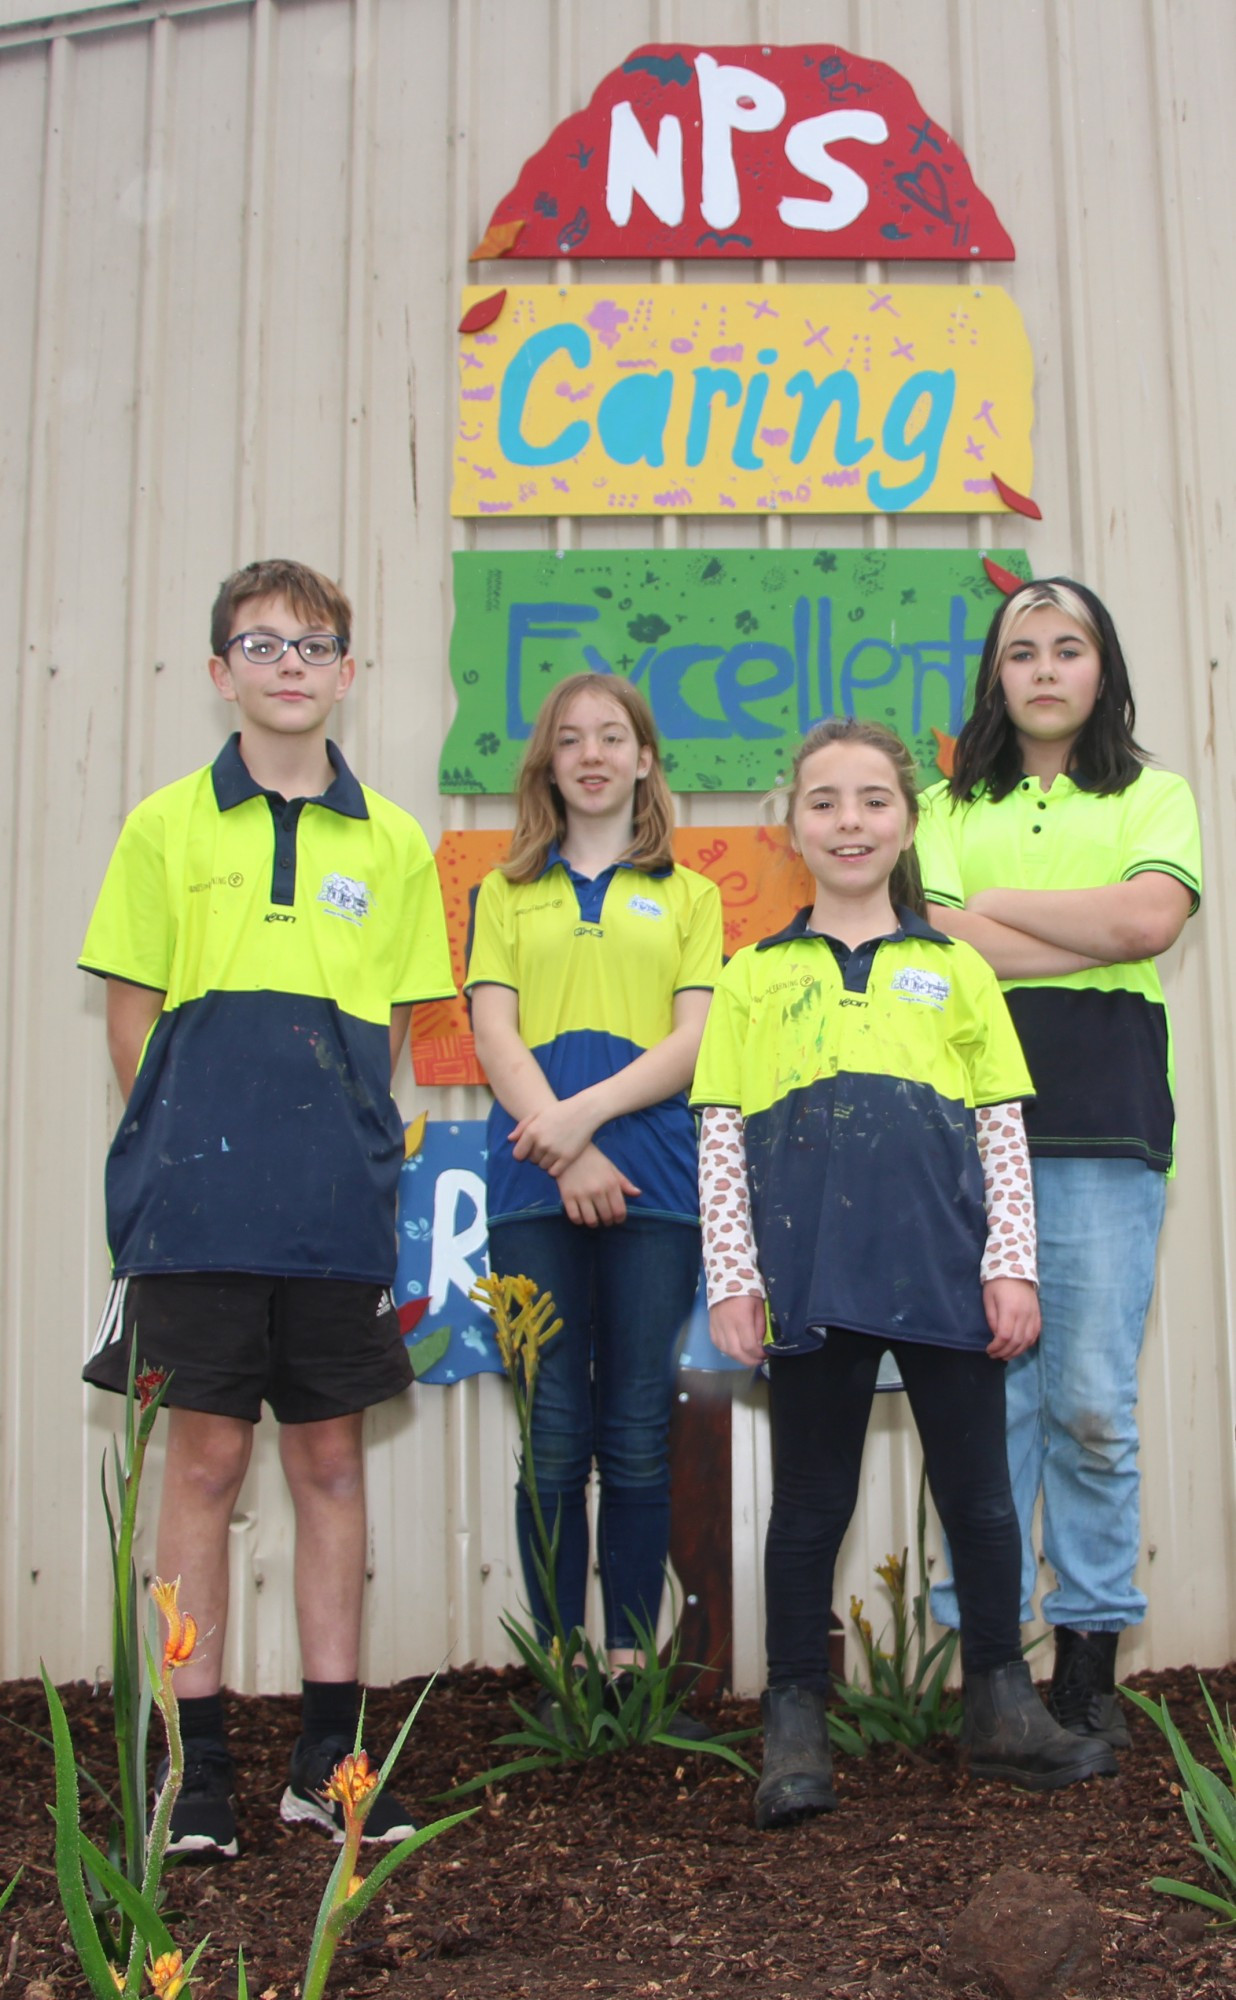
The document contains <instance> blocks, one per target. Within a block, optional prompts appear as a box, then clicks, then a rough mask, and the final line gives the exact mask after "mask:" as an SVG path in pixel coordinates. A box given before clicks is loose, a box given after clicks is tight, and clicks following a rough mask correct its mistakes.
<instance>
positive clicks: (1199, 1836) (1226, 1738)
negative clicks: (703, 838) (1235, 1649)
mask: <svg viewBox="0 0 1236 2000" xmlns="http://www.w3.org/2000/svg"><path fill="white" fill-rule="evenodd" d="M1198 1681H1199V1683H1200V1685H1201V1690H1202V1694H1203V1696H1204V1697H1205V1701H1206V1707H1207V1709H1208V1710H1209V1713H1210V1730H1209V1734H1210V1740H1211V1742H1212V1743H1213V1744H1214V1746H1215V1749H1216V1750H1217V1751H1218V1753H1219V1756H1220V1758H1221V1759H1222V1762H1223V1768H1224V1770H1225V1771H1226V1773H1227V1782H1226V1783H1224V1781H1223V1779H1222V1778H1220V1777H1219V1776H1218V1775H1217V1774H1216V1773H1215V1772H1214V1771H1212V1770H1210V1769H1209V1768H1208V1766H1207V1765H1205V1764H1201V1763H1199V1762H1198V1760H1197V1758H1196V1757H1195V1756H1194V1755H1193V1752H1192V1751H1191V1750H1190V1748H1189V1746H1188V1744H1187V1743H1186V1742H1185V1740H1184V1738H1183V1736H1182V1735H1181V1733H1180V1731H1179V1729H1178V1728H1177V1727H1176V1724H1175V1723H1174V1722H1173V1720H1172V1717H1171V1712H1170V1710H1169V1709H1168V1706H1167V1700H1166V1697H1165V1696H1160V1698H1159V1700H1158V1701H1157V1702H1156V1701H1151V1700H1150V1698H1149V1696H1147V1695H1144V1694H1139V1693H1138V1692H1137V1690H1136V1688H1130V1687H1122V1688H1121V1690H1120V1692H1121V1694H1123V1695H1126V1696H1127V1697H1128V1699H1129V1700H1130V1701H1131V1702H1132V1703H1133V1704H1134V1706H1135V1707H1137V1708H1140V1709H1141V1711H1142V1714H1143V1715H1148V1716H1149V1717H1150V1720H1151V1721H1152V1722H1153V1723H1154V1725H1155V1727H1156V1729H1159V1730H1161V1732H1162V1734H1163V1735H1164V1736H1165V1737H1166V1739H1167V1743H1168V1746H1169V1748H1170V1749H1171V1753H1172V1755H1173V1757H1174V1758H1175V1759H1176V1768H1177V1770H1178V1771H1179V1772H1180V1776H1181V1779H1182V1780H1183V1783H1182V1785H1181V1788H1180V1803H1181V1806H1182V1808H1183V1810H1184V1815H1185V1818H1186V1819H1187V1820H1188V1822H1189V1828H1190V1831H1191V1832H1192V1835H1193V1848H1194V1851H1195V1853H1197V1854H1200V1855H1201V1857H1202V1860H1203V1861H1204V1862H1205V1863H1206V1866H1207V1868H1209V1870H1210V1872H1211V1874H1212V1875H1213V1876H1214V1877H1215V1879H1216V1881H1218V1882H1220V1883H1223V1884H1225V1885H1226V1887H1227V1891H1228V1893H1227V1894H1226V1895H1216V1894H1215V1892H1214V1891H1213V1890H1211V1889H1200V1888H1198V1887H1197V1885H1196V1884H1195V1883H1193V1882H1177V1881H1175V1880H1174V1879H1173V1878H1172V1877H1170V1876H1167V1875H1156V1876H1155V1877H1154V1879H1153V1880H1152V1882H1151V1884H1150V1886H1151V1888H1152V1889H1158V1890H1160V1891H1161V1892H1162V1894H1163V1895H1165V1896H1183V1897H1184V1898H1185V1900H1186V1901H1187V1902H1190V1903H1200V1904H1201V1906H1202V1908H1203V1909H1205V1910H1213V1911H1214V1913H1215V1915H1216V1916H1217V1917H1220V1918H1221V1919H1222V1920H1223V1922H1224V1923H1225V1924H1236V1727H1234V1726H1233V1723H1232V1715H1231V1710H1230V1709H1229V1710H1228V1712H1227V1714H1226V1717H1220V1714H1219V1711H1218V1709H1217V1708H1216V1707H1215V1703H1214V1697H1213V1696H1212V1694H1211V1692H1210V1689H1209V1688H1208V1687H1207V1685H1206V1683H1205V1681H1204V1680H1202V1677H1201V1675H1200V1674H1199V1675H1198ZM1174 1789H1175V1787H1173V1790H1174ZM1208 1833H1209V1836H1210V1838H1209V1839H1208V1838H1207V1834H1208ZM1212 1842H1213V1845H1212Z"/></svg>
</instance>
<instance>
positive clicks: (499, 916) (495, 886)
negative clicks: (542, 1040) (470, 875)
mask: <svg viewBox="0 0 1236 2000" xmlns="http://www.w3.org/2000/svg"><path fill="white" fill-rule="evenodd" d="M509 904H510V883H509V882H508V881H507V879H506V876H505V875H504V874H503V873H502V871H501V869H499V868H492V869H491V870H490V872H489V874H488V875H487V876H486V877H485V880H484V881H483V882H482V883H481V886H480V889H479V891H478V893H477V898H476V909H475V911H474V912H473V918H472V948H471V950H470V951H469V953H468V970H467V974H466V976H465V978H464V992H465V993H470V992H471V991H472V988H473V987H474V986H509V987H510V988H511V991H512V992H513V993H518V991H519V978H518V975H517V972H516V968H515V958H514V953H513V951H512V949H511V940H510V937H509V934H508V929H507V923H506V913H507V909H508V907H509Z"/></svg>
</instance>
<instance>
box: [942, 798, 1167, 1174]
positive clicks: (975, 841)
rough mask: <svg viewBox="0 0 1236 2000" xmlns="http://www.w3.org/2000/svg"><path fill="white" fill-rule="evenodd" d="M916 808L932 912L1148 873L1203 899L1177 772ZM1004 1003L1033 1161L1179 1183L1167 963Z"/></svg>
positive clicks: (1020, 992) (1046, 987) (1147, 963)
mask: <svg viewBox="0 0 1236 2000" xmlns="http://www.w3.org/2000/svg"><path fill="white" fill-rule="evenodd" d="M919 806H920V814H919V823H918V836H917V841H916V845H917V848H918V858H919V865H920V867H921V870H922V876H923V887H924V892H925V894H926V897H927V900H928V902H929V903H940V904H942V905H943V906H944V907H945V908H951V909H958V910H960V909H964V908H965V905H966V902H967V901H968V899H969V898H970V897H971V896H975V895H977V894H978V892H979V890H980V889H991V888H1001V889H1095V888H1101V887H1103V886H1105V885H1106V884H1109V883H1113V882H1128V881H1131V880H1132V879H1133V877H1134V876H1135V875H1142V874H1146V873H1148V872H1151V871H1153V872H1156V873H1159V874H1164V875H1174V876H1175V877H1176V880H1177V881H1179V882H1183V883H1184V885H1185V887H1186V888H1187V889H1188V890H1189V892H1190V894H1191V896H1192V897H1193V907H1194V909H1196V908H1197V906H1198V903H1199V901H1200V898H1201V887H1202V854H1201V836H1200V833H1199V831H1198V823H1197V807H1196V806H1195V804H1194V802H1193V794H1192V793H1191V791H1190V790H1189V787H1188V785H1187V784H1186V783H1185V781H1184V779H1183V778H1178V777H1176V776H1175V775H1174V774H1173V773H1172V772H1171V771H1156V770H1149V769H1145V770H1142V771H1141V772H1140V773H1139V775H1138V776H1137V777H1136V778H1135V779H1134V780H1133V782H1132V784H1131V785H1129V786H1127V787H1126V789H1125V790H1124V791H1123V792H1114V793H1111V794H1110V795H1108V796H1102V795H1100V794H1099V793H1098V792H1094V791H1091V790H1089V789H1087V787H1086V785H1085V783H1084V781H1079V780H1078V779H1077V778H1075V777H1066V776H1061V777H1058V778H1057V779H1056V780H1055V782H1054V783H1053V785H1052V787H1051V789H1050V791H1047V792H1044V791H1042V790H1041V789H1040V787H1039V783H1038V780H1037V779H1033V780H1032V779H1030V778H1023V779H1022V780H1021V782H1020V783H1019V784H1018V785H1016V786H1015V787H1014V789H1013V790H1012V791H1011V792H1009V793H1008V794H1007V795H1006V796H1005V797H1004V798H1003V799H1000V800H999V801H998V802H997V801H995V800H993V799H992V798H991V797H990V795H988V794H986V793H984V794H982V795H981V796H980V797H978V798H976V799H973V800H970V801H967V802H964V803H957V802H955V801H954V800H953V799H951V798H950V796H949V790H948V786H947V784H940V785H932V786H931V787H930V788H929V789H928V790H927V791H926V792H924V793H923V796H922V798H921V800H920V801H919ZM1004 992H1005V997H1006V998H1007V1000H1008V1003H1009V1010H1010V1012H1011V1013H1012V1016H1013V1020H1014V1022H1015V1023H1016V1026H1017V1032H1018V1034H1019V1035H1020V1037H1021V1043H1022V1047H1023V1049H1024V1050H1025V1054H1026V1060H1027V1062H1028V1063H1029V1065H1030V1074H1031V1076H1032V1077H1033V1078H1034V1089H1035V1100H1034V1103H1033V1104H1032V1105H1030V1106H1028V1107H1027V1111H1026V1134H1027V1137H1028V1138H1029V1141H1030V1151H1031V1153H1032V1154H1038V1155H1040V1156H1041V1157H1044V1158H1048V1159H1052V1158H1055V1159H1068V1158H1073V1157H1089V1158H1099V1159H1131V1160H1141V1161H1143V1162H1144V1164H1145V1165H1146V1166H1148V1167H1152V1168H1154V1169H1155V1170H1156V1171H1158V1172H1160V1173H1167V1172H1170V1171H1171V1167H1172V1142H1173V1132H1174V1124H1175V1113H1174V1110H1173V1105H1172V1043H1171V1024H1170V1022H1169V1020H1168V1014H1167V1007H1166V1004H1165V1002H1164V998H1163V988H1162V985H1161V984H1160V980H1159V970H1158V965H1157V963H1156V961H1155V960H1154V959H1153V958H1144V959H1138V960H1135V961H1130V962H1128V963H1126V964H1121V965H1100V966H1096V967H1094V969H1093V970H1091V971H1089V972H1070V973H1067V974H1064V975H1062V976H1061V977H1059V978H1055V979H1022V980H1015V981H1009V982H1006V984H1005V988H1004Z"/></svg>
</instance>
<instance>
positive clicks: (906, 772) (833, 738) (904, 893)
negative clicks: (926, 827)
mask: <svg viewBox="0 0 1236 2000" xmlns="http://www.w3.org/2000/svg"><path fill="white" fill-rule="evenodd" d="M830 743H859V744H862V745H863V746H864V747H865V748H866V749H868V750H878V751H879V752H880V753H881V755H882V756H884V757H887V758H888V761H889V763H890V764H891V765H892V767H893V772H894V774H895V776H896V779H897V788H898V790H899V791H900V793H901V796H902V798H903V800H904V801H905V806H906V811H907V812H908V813H909V815H910V825H911V826H912V827H913V826H916V825H917V823H918V783H917V774H916V771H915V767H914V758H913V757H912V755H911V753H910V752H909V750H907V748H906V746H905V744H904V743H903V742H902V740H901V738H900V736H898V735H897V733H896V731H895V730H893V729H886V728H885V726H884V724H883V723H882V722H867V721H865V720H863V719H862V718H861V717H860V716H857V715H833V716H830V717H829V719H828V721H827V722H817V723H816V724H815V726H814V728H812V729H809V730H808V731H807V734H806V735H805V736H804V737H803V740H802V742H801V743H800V744H799V746H798V749H797V751H796V752H795V755H794V768H793V771H792V772H791V774H790V789H789V791H788V793H787V794H786V804H785V820H786V825H787V826H788V827H790V828H791V831H792V830H793V829H792V822H793V818H794V808H795V806H796V805H797V804H798V792H799V781H800V779H801V777H802V768H803V765H804V764H805V763H806V761H807V759H808V757H811V756H813V755H814V754H815V752H816V751H817V750H825V749H827V747H828V745H829V744H830ZM888 895H889V901H890V902H891V903H892V905H893V907H894V909H904V910H913V912H914V914H915V916H916V917H926V915H927V903H926V899H925V897H924V895H923V878H922V876H921V875H920V874H919V868H918V855H917V854H916V852H915V850H914V847H913V844H911V845H910V846H909V847H907V848H906V849H905V851H904V853H902V854H900V855H898V857H897V866H896V867H895V868H894V869H893V872H892V874H891V875H890V876H889V878H888Z"/></svg>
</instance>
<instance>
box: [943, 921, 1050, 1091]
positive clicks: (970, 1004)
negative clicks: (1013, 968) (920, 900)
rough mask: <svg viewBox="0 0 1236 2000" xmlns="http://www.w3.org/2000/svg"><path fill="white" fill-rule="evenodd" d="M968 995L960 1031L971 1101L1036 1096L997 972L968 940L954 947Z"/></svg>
mask: <svg viewBox="0 0 1236 2000" xmlns="http://www.w3.org/2000/svg"><path fill="white" fill-rule="evenodd" d="M952 950H953V952H954V953H955V954H956V961H955V962H956V967H957V974H958V979H959V983H960V985H961V988H962V994H963V1012H962V1022H961V1027H960V1033H959V1040H960V1044H961V1052H962V1056H963V1059H964V1061H965V1064H966V1069H967V1071H968V1074H969V1078H970V1088H971V1092H972V1101H973V1103H974V1104H976V1105H981V1104H1013V1103H1018V1102H1020V1101H1021V1100H1022V1099H1023V1098H1027V1097H1033V1096H1034V1083H1033V1080H1032V1078H1031V1075H1030V1071H1029V1069H1028V1068H1027V1067H1026V1058H1025V1056H1024V1055H1023V1054H1022V1047H1021V1043H1020V1041H1019V1040H1018V1038H1017V1030H1016V1028H1015V1027H1014V1026H1013V1020H1012V1016H1011V1015H1010V1013H1009V1010H1008V1005H1007V1003H1006V1001H1005V998H1004V995H1003V993H1002V992H1001V991H1000V985H999V982H998V980H997V979H996V975H995V973H994V972H993V971H992V969H991V967H990V966H989V965H988V963H987V961H986V959H985V958H981V957H980V956H979V954H978V952H977V951H974V950H972V949H971V947H970V946H969V945H968V944H962V943H960V942H958V943H956V944H954V945H953V946H952Z"/></svg>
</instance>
